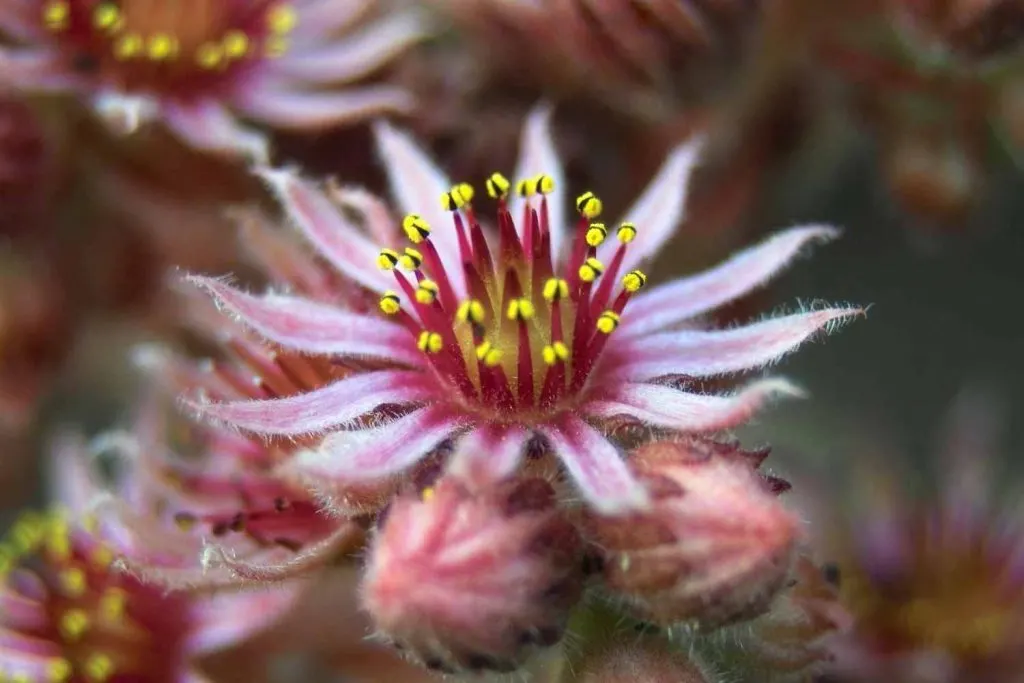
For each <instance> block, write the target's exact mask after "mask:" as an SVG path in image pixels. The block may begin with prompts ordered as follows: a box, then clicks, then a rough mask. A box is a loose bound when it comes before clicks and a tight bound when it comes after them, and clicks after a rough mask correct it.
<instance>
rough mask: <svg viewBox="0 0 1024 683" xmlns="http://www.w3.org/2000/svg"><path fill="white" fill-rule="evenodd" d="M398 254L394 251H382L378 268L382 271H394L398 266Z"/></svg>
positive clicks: (378, 258)
mask: <svg viewBox="0 0 1024 683" xmlns="http://www.w3.org/2000/svg"><path fill="white" fill-rule="evenodd" d="M398 259H399V256H398V252H397V251H395V250H394V249H381V250H380V254H378V255H377V267H378V268H380V269H381V270H393V269H394V268H395V266H397V265H398Z"/></svg>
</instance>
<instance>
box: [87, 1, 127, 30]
mask: <svg viewBox="0 0 1024 683" xmlns="http://www.w3.org/2000/svg"><path fill="white" fill-rule="evenodd" d="M120 21H121V10H119V9H118V8H117V5H115V4H114V3H112V2H104V3H102V4H100V5H97V6H96V9H94V10H93V11H92V23H93V25H94V26H95V27H96V28H98V29H100V30H103V31H113V30H116V29H117V28H118V23H119V22H120Z"/></svg>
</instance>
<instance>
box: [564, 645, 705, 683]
mask: <svg viewBox="0 0 1024 683" xmlns="http://www.w3.org/2000/svg"><path fill="white" fill-rule="evenodd" d="M577 680H579V681H580V683H707V681H708V679H707V678H706V677H705V676H704V674H703V672H702V671H701V670H700V668H698V667H697V665H696V664H694V663H693V662H692V661H690V659H689V657H688V656H687V655H686V653H685V652H684V651H682V650H680V649H675V650H673V649H670V647H669V645H668V643H665V642H661V641H653V640H650V641H641V640H638V639H637V638H636V637H635V634H634V637H633V638H630V639H629V642H623V643H618V644H615V645H612V646H611V647H609V648H608V649H606V650H603V651H602V652H600V653H598V654H597V655H595V656H593V657H591V658H589V659H588V660H587V661H585V662H584V663H583V667H582V673H581V675H580V676H579V677H578V679H577Z"/></svg>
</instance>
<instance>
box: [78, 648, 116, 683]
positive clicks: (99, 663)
mask: <svg viewBox="0 0 1024 683" xmlns="http://www.w3.org/2000/svg"><path fill="white" fill-rule="evenodd" d="M83 668H84V671H85V676H86V678H88V679H89V681H91V683H106V681H107V680H108V679H109V678H110V676H111V675H112V674H113V673H114V660H112V659H111V658H110V657H109V656H108V655H105V654H101V653H98V652H97V653H94V654H91V655H89V658H88V659H86V660H85V665H84V667H83Z"/></svg>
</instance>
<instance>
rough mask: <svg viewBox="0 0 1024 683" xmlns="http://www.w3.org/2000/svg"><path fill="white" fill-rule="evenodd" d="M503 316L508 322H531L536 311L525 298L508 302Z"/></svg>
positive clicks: (531, 303)
mask: <svg viewBox="0 0 1024 683" xmlns="http://www.w3.org/2000/svg"><path fill="white" fill-rule="evenodd" d="M505 315H506V316H507V317H508V319H509V320H532V319H533V316H535V315H537V309H536V308H535V307H534V305H533V302H532V301H530V300H529V299H527V298H525V297H524V298H520V299H512V301H509V302H508V309H507V310H506V311H505Z"/></svg>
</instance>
